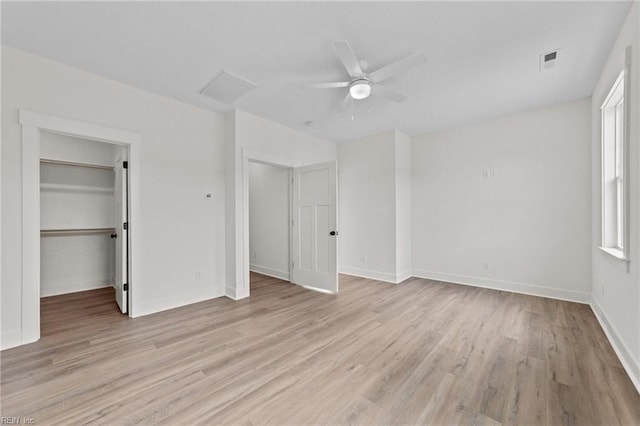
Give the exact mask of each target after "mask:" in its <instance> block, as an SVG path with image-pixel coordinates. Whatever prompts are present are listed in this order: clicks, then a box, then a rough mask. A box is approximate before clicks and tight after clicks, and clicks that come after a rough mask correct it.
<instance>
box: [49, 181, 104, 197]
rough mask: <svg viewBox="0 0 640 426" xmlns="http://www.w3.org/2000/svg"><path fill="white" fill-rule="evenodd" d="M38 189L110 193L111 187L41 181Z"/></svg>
mask: <svg viewBox="0 0 640 426" xmlns="http://www.w3.org/2000/svg"><path fill="white" fill-rule="evenodd" d="M40 189H41V190H44V191H61V192H98V193H105V194H111V193H113V188H105V187H100V186H86V185H64V184H60V183H41V184H40Z"/></svg>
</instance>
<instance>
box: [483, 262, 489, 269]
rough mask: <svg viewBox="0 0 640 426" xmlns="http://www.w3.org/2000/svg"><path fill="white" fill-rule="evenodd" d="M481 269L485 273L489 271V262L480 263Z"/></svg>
mask: <svg viewBox="0 0 640 426" xmlns="http://www.w3.org/2000/svg"><path fill="white" fill-rule="evenodd" d="M482 269H484V270H485V271H488V270H489V262H482Z"/></svg>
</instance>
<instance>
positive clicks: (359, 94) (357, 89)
mask: <svg viewBox="0 0 640 426" xmlns="http://www.w3.org/2000/svg"><path fill="white" fill-rule="evenodd" d="M349 94H351V97H352V98H353V99H366V98H368V97H369V95H371V82H370V81H369V80H367V79H366V78H359V79H357V80H353V81H352V82H351V84H350V85H349Z"/></svg>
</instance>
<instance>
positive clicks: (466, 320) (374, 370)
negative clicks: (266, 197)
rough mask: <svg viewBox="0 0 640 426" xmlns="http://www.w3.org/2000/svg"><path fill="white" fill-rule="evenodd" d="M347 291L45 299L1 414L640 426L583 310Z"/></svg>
mask: <svg viewBox="0 0 640 426" xmlns="http://www.w3.org/2000/svg"><path fill="white" fill-rule="evenodd" d="M340 286H341V287H340V288H341V292H340V294H339V295H337V296H333V295H327V294H321V293H316V292H313V291H309V290H305V289H302V288H300V287H297V286H293V285H291V284H288V283H284V282H282V281H280V280H277V279H272V278H268V277H264V276H261V275H256V274H252V289H251V291H252V296H251V298H250V299H245V300H242V301H238V302H233V301H231V300H229V299H224V298H222V299H216V300H212V301H207V302H202V303H198V304H194V305H191V306H188V307H184V308H179V309H174V310H171V311H167V312H163V313H159V314H155V315H150V316H146V317H142V318H136V319H129V318H127V317H125V316H122V315H120V314H119V313H118V312H117V308H116V306H115V303H113V302H112V300H113V299H112V298H113V295H112V293H111V291H110V290H97V291H91V292H84V293H77V294H74V295H67V296H58V297H51V298H47V299H43V301H42V321H43V327H42V334H43V337H42V339H41V340H40V341H39V342H37V343H34V344H31V345H27V346H23V347H19V348H14V349H10V350H6V351H3V352H2V353H1V354H0V356H1V361H2V367H1V375H2V376H1V386H2V388H1V392H2V394H1V396H2V415H3V416H27V417H31V418H33V419H34V420H35V421H36V422H37V424H38V425H44V424H55V425H60V424H84V423H90V422H97V423H100V424H109V425H115V424H134V423H144V424H149V423H160V424H175V425H190V424H238V425H258V424H288V425H302V424H336V425H342V424H350V425H355V424H367V425H369V424H394V425H403V424H431V425H456V424H461V425H499V424H514V425H515V424H518V425H606V426H609V425H638V424H640V395H638V393H637V392H636V391H635V389H634V387H633V385H632V384H631V382H630V380H629V378H628V377H627V376H626V375H625V372H624V371H623V369H622V366H621V365H620V362H619V361H618V359H617V358H616V355H615V354H614V352H613V350H612V348H611V346H610V345H609V343H608V342H607V340H606V338H605V336H604V334H603V332H602V330H601V329H600V326H599V325H598V323H597V321H596V319H595V317H594V315H593V314H592V312H591V311H590V309H589V307H588V306H586V305H580V304H575V303H568V302H560V301H556V300H550V299H543V298H537V297H531V296H524V295H518V294H512V293H506V292H500V291H492V290H486V289H479V288H473V287H467V286H461V285H454V284H444V283H437V282H432V281H428V280H420V279H412V280H409V281H407V282H405V283H403V284H401V285H392V284H385V283H380V282H376V281H372V280H366V279H359V278H352V277H346V276H343V277H341V284H340Z"/></svg>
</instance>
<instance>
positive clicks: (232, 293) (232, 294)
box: [224, 286, 239, 300]
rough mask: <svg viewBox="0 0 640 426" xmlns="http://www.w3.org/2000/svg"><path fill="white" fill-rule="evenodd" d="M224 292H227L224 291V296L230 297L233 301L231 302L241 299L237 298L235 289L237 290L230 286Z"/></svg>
mask: <svg viewBox="0 0 640 426" xmlns="http://www.w3.org/2000/svg"><path fill="white" fill-rule="evenodd" d="M224 290H225V291H224V295H225V296H226V297H228V298H229V299H231V300H239V299H238V298H237V297H236V289H235V288H233V287H229V286H226V287H225V288H224Z"/></svg>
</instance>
